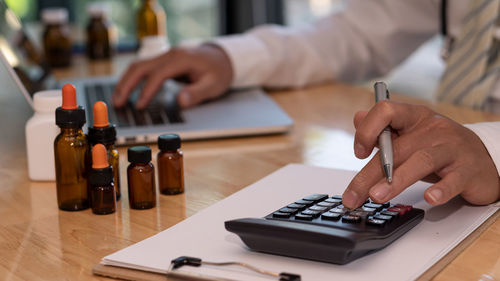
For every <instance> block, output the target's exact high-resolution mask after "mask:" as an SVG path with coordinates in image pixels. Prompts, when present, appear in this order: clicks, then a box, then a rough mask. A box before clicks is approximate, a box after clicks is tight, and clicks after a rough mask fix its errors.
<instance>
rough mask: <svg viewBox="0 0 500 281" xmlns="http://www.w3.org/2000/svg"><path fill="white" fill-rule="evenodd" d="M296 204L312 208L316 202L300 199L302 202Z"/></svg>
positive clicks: (298, 201)
mask: <svg viewBox="0 0 500 281" xmlns="http://www.w3.org/2000/svg"><path fill="white" fill-rule="evenodd" d="M295 204H301V205H306V206H311V205H313V204H314V202H313V201H309V200H304V199H300V200H297V201H295Z"/></svg>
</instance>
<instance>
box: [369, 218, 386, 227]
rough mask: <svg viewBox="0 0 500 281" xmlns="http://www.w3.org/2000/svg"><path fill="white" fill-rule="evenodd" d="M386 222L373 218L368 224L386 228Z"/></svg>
mask: <svg viewBox="0 0 500 281" xmlns="http://www.w3.org/2000/svg"><path fill="white" fill-rule="evenodd" d="M385 222H386V221H385V220H380V219H376V218H371V217H370V218H368V219H367V220H366V224H368V225H375V226H384V224H385Z"/></svg>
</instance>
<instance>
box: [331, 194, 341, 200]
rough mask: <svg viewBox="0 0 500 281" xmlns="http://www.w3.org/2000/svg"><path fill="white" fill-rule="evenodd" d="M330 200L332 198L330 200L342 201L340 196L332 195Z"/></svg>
mask: <svg viewBox="0 0 500 281" xmlns="http://www.w3.org/2000/svg"><path fill="white" fill-rule="evenodd" d="M330 198H332V199H338V200H340V201H342V195H333V196H332V197H330Z"/></svg>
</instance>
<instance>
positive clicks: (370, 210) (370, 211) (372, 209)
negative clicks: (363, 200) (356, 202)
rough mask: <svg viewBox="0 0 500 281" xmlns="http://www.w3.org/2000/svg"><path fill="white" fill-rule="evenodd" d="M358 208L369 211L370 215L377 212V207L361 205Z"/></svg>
mask: <svg viewBox="0 0 500 281" xmlns="http://www.w3.org/2000/svg"><path fill="white" fill-rule="evenodd" d="M356 210H359V211H363V212H367V213H369V214H370V215H373V214H375V213H376V212H377V209H375V208H370V207H365V206H363V207H361V208H358V209H356Z"/></svg>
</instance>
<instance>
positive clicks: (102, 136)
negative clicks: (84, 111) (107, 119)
mask: <svg viewBox="0 0 500 281" xmlns="http://www.w3.org/2000/svg"><path fill="white" fill-rule="evenodd" d="M88 139H89V142H90V144H91V145H94V144H97V143H103V144H111V143H114V142H115V141H116V126H115V125H113V124H109V126H108V127H89V133H88Z"/></svg>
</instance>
